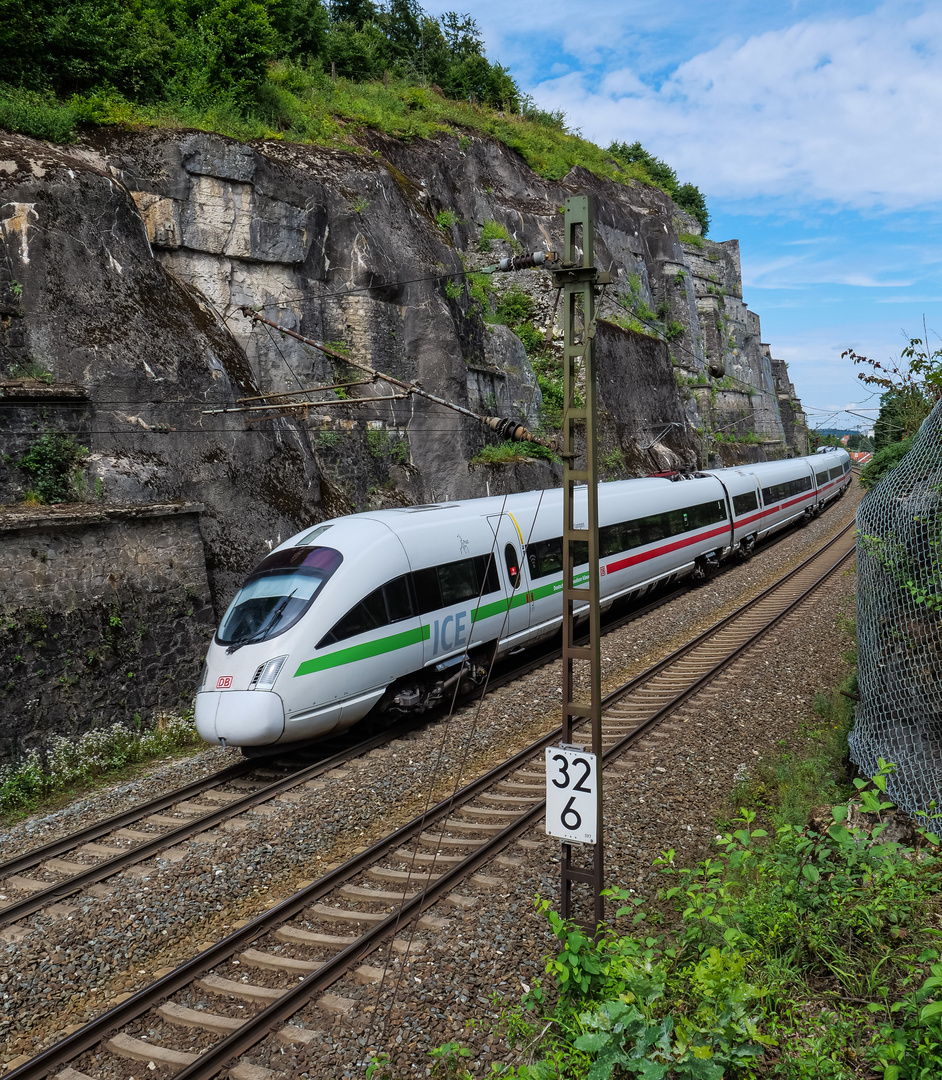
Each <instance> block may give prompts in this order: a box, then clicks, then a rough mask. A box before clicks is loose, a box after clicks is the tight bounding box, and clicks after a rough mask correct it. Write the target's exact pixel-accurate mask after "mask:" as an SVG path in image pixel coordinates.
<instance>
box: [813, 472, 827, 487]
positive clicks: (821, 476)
mask: <svg viewBox="0 0 942 1080" xmlns="http://www.w3.org/2000/svg"><path fill="white" fill-rule="evenodd" d="M814 475H815V479H816V480H817V481H818V487H820V486H821V485H822V484H826V483H827V482H828V471H827V469H825V470H824V472H819V473H815V474H814Z"/></svg>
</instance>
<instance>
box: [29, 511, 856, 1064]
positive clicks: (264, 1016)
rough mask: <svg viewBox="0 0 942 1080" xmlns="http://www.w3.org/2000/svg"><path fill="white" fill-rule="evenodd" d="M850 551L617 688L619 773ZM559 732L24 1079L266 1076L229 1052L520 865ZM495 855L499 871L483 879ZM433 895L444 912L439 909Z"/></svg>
mask: <svg viewBox="0 0 942 1080" xmlns="http://www.w3.org/2000/svg"><path fill="white" fill-rule="evenodd" d="M852 553H853V530H852V524H849V525H848V526H847V527H846V528H844V529H843V530H842V531H841V532H840V533H838V534H837V536H835V537H834V538H833V539H832V540H831V541H830V542H829V543H828V544H827V545H825V547H823V548H822V549H820V550H819V551H818V552H817V553H816V554H815V555H814V556H812V557H811V558H810V559H807V560H805V561H804V562H803V563H801V564H800V565H799V566H797V567H796V568H795V569H794V570H793V571H791V572H790V573H789V574H788V575H786V576H785V577H784V578H783V579H781V581H779V582H777V583H776V584H775V585H773V586H771V587H769V588H768V589H766V590H765V591H764V592H762V593H760V594H759V595H758V596H757V597H754V598H753V600H751V601H750V602H749V603H747V604H744V605H743V606H742V607H740V608H739V609H737V610H736V611H734V612H733V613H732V614H731V615H729V616H727V617H726V618H724V619H722V620H720V621H719V622H718V623H717V624H716V625H715V626H713V627H711V628H710V629H709V630H707V631H705V632H704V633H702V634H701V635H699V636H698V637H697V638H696V639H694V641H692V642H690V643H688V644H687V645H685V646H684V647H683V648H682V649H679V650H677V651H676V652H674V653H672V654H671V655H670V656H668V657H666V658H664V659H663V660H662V661H660V662H659V663H658V664H656V665H655V666H654V667H653V668H651V669H649V670H648V671H647V672H645V673H644V674H643V675H641V676H639V677H637V678H635V679H632V680H631V681H630V682H628V683H627V684H626V685H625V686H623V687H621V688H620V689H619V690H617V691H615V692H614V693H613V694H610V695H608V697H607V698H606V700H605V702H604V711H603V723H604V736H603V743H604V745H605V752H604V761H605V765H606V767H607V768H614V769H617V768H619V764H620V763H619V762H618V760H617V759H618V758H619V755H621V754H622V753H623V752H624V751H626V750H630V749H631V748H632V747H633V746H634V744H636V743H638V742H639V740H641V739H643V738H644V737H645V735H646V734H647V733H649V732H650V731H651V729H652V727H654V726H656V725H658V724H660V723H662V722H663V721H664V720H665V719H666V718H667V717H668V716H669V715H670V714H671V713H673V712H674V710H676V709H678V708H679V707H680V706H681V705H683V704H684V703H686V702H689V700H690V699H691V698H692V697H693V695H695V694H697V693H698V692H699V691H701V690H702V689H704V688H705V687H706V686H707V685H708V684H709V683H711V682H712V681H713V680H714V679H715V678H716V677H717V676H718V675H719V674H720V673H721V672H722V671H723V670H724V669H726V668H727V667H728V666H729V665H730V664H732V663H734V662H735V660H736V659H737V658H738V657H740V656H742V654H743V653H744V652H745V651H746V650H747V649H749V648H750V647H751V646H753V645H754V644H756V642H757V641H758V640H759V639H760V638H761V637H762V636H763V635H764V634H765V633H767V632H768V631H769V630H770V629H772V628H773V627H774V626H776V625H777V624H778V623H779V622H780V621H781V620H782V619H784V618H785V617H786V616H787V615H788V614H789V613H791V612H793V611H794V610H795V608H796V607H797V605H799V604H800V603H801V602H802V601H803V600H804V599H805V598H806V597H808V596H809V595H810V594H811V593H812V592H814V590H815V589H816V588H817V587H818V586H819V585H820V584H821V583H822V582H823V581H825V580H827V579H828V577H829V576H830V575H831V574H833V572H834V571H835V570H836V569H837V568H838V567H840V566H841V565H842V564H843V562H844V561H845V560H846V559H847V558H849V556H850V555H851V554H852ZM558 738H559V729H556V730H554V731H551V732H549V733H548V734H546V735H545V736H544V737H543V738H541V739H540V740H539V741H537V742H535V743H533V744H531V745H530V746H528V747H527V748H526V749H524V750H522V751H520V752H519V753H518V754H516V755H515V756H514V757H513V758H512V759H510V760H509V761H507V762H504V763H503V764H502V765H500V766H499V767H498V768H497V769H495V770H492V771H491V772H490V773H488V774H486V775H485V776H482V777H479V778H478V779H477V780H476V781H474V782H473V783H472V784H470V785H468V786H467V787H465V788H463V789H462V790H461V791H459V792H456V793H454V794H453V795H451V796H449V797H448V798H446V799H444V800H443V801H441V802H440V803H438V804H437V805H436V806H434V807H431V808H430V809H429V810H427V811H426V812H425V813H423V814H421V815H419V816H418V817H416V818H415V819H414V820H413V821H411V822H410V823H408V824H407V825H405V826H403V827H402V828H400V829H398V830H397V831H395V832H394V833H392V834H390V835H389V836H387V837H385V838H384V839H383V840H381V841H380V842H379V843H378V844H375V845H373V846H372V847H370V848H368V849H367V850H365V851H363V852H362V853H360V854H358V855H356V856H355V857H354V858H352V859H350V860H348V861H347V862H345V863H344V864H343V865H342V866H339V867H337V868H336V869H335V870H333V871H332V872H330V873H328V874H327V875H326V876H324V877H322V878H320V879H319V880H317V881H315V882H312V883H311V884H310V885H308V886H307V887H305V888H303V889H302V890H300V891H299V892H297V893H296V894H295V895H293V896H291V897H290V898H288V899H286V900H285V901H283V902H282V903H280V904H278V905H277V906H275V907H274V908H272V909H271V910H270V911H268V912H265V913H264V914H263V915H261V916H259V917H258V918H256V919H253V920H252V921H251V922H249V923H247V924H246V925H245V926H243V927H241V928H240V929H238V930H236V932H234V933H232V934H230V935H229V936H227V937H226V938H224V939H223V940H221V941H219V942H217V943H216V944H213V945H212V946H211V947H209V948H207V949H205V950H204V951H203V952H202V953H200V954H199V955H198V956H195V957H193V958H192V959H191V960H189V961H188V962H187V963H185V964H183V965H181V966H180V967H179V968H177V969H175V970H174V971H172V972H168V973H167V974H165V975H163V976H162V977H161V978H158V979H156V980H155V981H154V982H153V983H152V984H151V985H149V986H148V987H146V988H145V989H143V990H141V991H140V992H138V993H136V994H134V995H133V996H132V997H130V998H129V999H128V1000H127V1001H124V1002H122V1003H121V1004H119V1005H118V1006H117V1007H116V1008H113V1009H111V1010H110V1011H109V1012H107V1013H105V1014H104V1015H102V1016H101V1017H99V1018H98V1019H96V1020H94V1021H93V1022H91V1023H90V1024H87V1025H85V1026H84V1027H83V1028H81V1029H80V1030H78V1031H76V1032H74V1033H73V1034H71V1035H69V1036H68V1037H67V1038H65V1039H63V1040H62V1041H61V1042H60V1043H58V1044H56V1045H55V1046H53V1047H51V1048H50V1049H48V1050H46V1051H45V1052H43V1053H42V1054H40V1055H38V1056H37V1057H36V1058H34V1059H33V1060H32V1061H30V1062H28V1063H26V1064H24V1065H22V1066H21V1067H19V1068H17V1069H15V1070H14V1071H13V1072H12V1073H9V1074H8V1075H9V1076H10V1077H11V1078H16V1080H27V1078H34V1077H41V1076H47V1075H55V1074H56V1073H57V1071H58V1070H61V1069H64V1068H65V1067H69V1068H70V1069H71V1070H72V1071H71V1072H69V1073H68V1074H67V1075H68V1076H69V1077H70V1080H81V1077H83V1076H91V1077H92V1078H93V1080H104V1078H111V1077H115V1076H119V1075H126V1070H127V1060H128V1059H131V1060H137V1061H143V1062H146V1063H148V1064H149V1063H150V1062H154V1063H155V1067H157V1066H159V1067H162V1073H161V1074H162V1075H166V1074H167V1073H166V1071H167V1070H172V1071H173V1073H174V1075H175V1076H176V1077H177V1080H183V1078H187V1080H189V1078H196V1077H211V1076H214V1075H216V1074H217V1073H219V1072H220V1070H222V1069H223V1068H227V1067H228V1068H229V1069H230V1075H232V1076H234V1077H235V1078H236V1080H261V1076H262V1074H261V1073H259V1072H258V1070H257V1069H255V1067H254V1066H251V1065H250V1064H249V1063H247V1062H245V1061H242V1062H241V1063H240V1064H233V1063H234V1062H236V1061H237V1060H238V1059H239V1058H240V1056H243V1055H246V1054H247V1053H248V1052H249V1051H251V1050H252V1048H253V1047H256V1046H257V1045H258V1044H259V1043H260V1042H262V1041H263V1040H267V1039H272V1040H274V1041H275V1042H276V1043H280V1044H281V1045H282V1046H289V1047H291V1048H292V1049H293V1051H294V1052H300V1053H303V1048H304V1047H305V1046H306V1045H308V1044H309V1043H310V1041H311V1038H312V1030H313V1028H314V1027H315V1026H316V1024H317V1022H318V1016H323V1015H324V1014H325V1013H327V1014H329V1013H331V1012H341V1013H342V1012H343V1011H344V1010H345V1009H347V1008H349V1007H351V1005H350V1002H349V1000H348V999H346V998H345V997H344V996H343V995H341V994H332V993H330V990H331V988H334V987H335V984H336V983H337V981H338V980H340V979H341V978H344V977H349V978H352V979H353V980H354V981H355V982H359V983H366V982H376V981H380V980H382V979H383V978H384V977H385V975H384V969H383V968H380V967H378V966H373V965H369V964H364V963H363V961H364V960H366V959H367V958H369V957H370V955H371V954H372V953H374V952H375V951H376V950H377V948H379V946H380V945H381V944H382V943H383V942H392V951H391V953H390V959H389V961H388V962H389V964H390V965H391V968H392V969H393V970H395V969H396V967H397V965H401V964H402V963H404V961H405V958H407V957H408V956H409V955H410V953H412V952H417V951H419V950H421V948H422V941H421V935H422V934H424V933H429V934H432V933H436V932H437V931H438V930H440V929H441V928H442V925H443V923H444V922H446V921H447V919H448V912H449V911H451V912H454V911H455V910H459V911H460V910H462V909H463V908H464V907H466V906H468V904H469V903H470V898H468V897H467V896H465V895H464V894H463V893H460V892H456V887H457V886H458V885H459V884H460V883H461V882H463V881H471V882H473V883H474V885H475V886H476V887H478V888H480V889H484V890H486V889H488V888H490V887H493V886H494V884H495V882H497V883H500V882H501V877H503V876H506V874H507V873H508V872H509V871H510V868H511V866H512V864H513V860H511V859H507V858H506V856H503V855H502V854H501V853H502V851H503V849H504V848H506V847H507V845H508V844H510V843H511V842H513V841H514V840H517V839H519V838H521V837H523V836H524V835H525V834H526V833H527V832H528V831H529V830H531V829H533V828H534V827H535V826H536V825H537V824H538V822H539V821H540V819H541V817H542V815H543V790H544V777H543V768H542V753H543V750H544V748H545V747H546V746H547V745H551V744H552V743H554V742H555V741H556V740H558ZM585 738H586V740H587V739H588V734H587V733H586V735H585ZM495 860H503V863H502V864H501V863H500V862H498V863H496V864H495ZM490 865H494V866H495V869H496V873H494V872H492V873H490V874H488V873H484V874H482V873H481V871H482V870H483V869H484V868H485V867H488V866H490ZM435 905H442V907H443V909H445V910H444V913H438V909H436V912H430V911H429V909H430V908H432V907H433V906H435ZM415 935H419V936H418V937H417V936H415ZM299 1018H300V1022H299ZM142 1036H144V1037H142ZM122 1069H123V1070H124V1072H122V1071H121V1070H122ZM253 1069H255V1071H254V1072H253V1071H252V1070H253ZM76 1074H78V1075H76Z"/></svg>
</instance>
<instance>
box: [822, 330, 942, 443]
mask: <svg viewBox="0 0 942 1080" xmlns="http://www.w3.org/2000/svg"><path fill="white" fill-rule="evenodd" d="M922 326H923V336H922V337H921V338H919V337H915V338H910V339H909V344H908V345H907V346H906V348H905V349H903V350H902V353H901V354H900V360H899V362H898V363H897V362H895V361H890V362H888V363H885V364H884V363H881V362H880V361H879V360H873V359H871V358H870V357H869V356H864V355H862V354H861V353H857V352H855V351H854V350H853V349H845V350H844V352H842V353H841V357H843V358H849V359H850V360H852V361H853V363H854V364H855V365H856V364H861V365H863V366H864V367H865V368H868V369H869V370H865V371H861V372H858V374H857V378H858V379H860V381H861V382H863V383H866V384H867V385H868V386H879V387H880V388H881V389H882V390H883V391H884V393H883V394H882V396H881V397H880V415H879V417H878V418H877V421H876V423H875V424H874V425H873V443H874V447H875V449H877V450H881V449H882V448H883V447H885V446H889V445H891V444H892V443H895V442H900V441H901V440H902V439H906V438H908V437H909V436H910V435H913V434H915V432H916V431H918V430H919V425H920V424H921V423H922V422H923V420H925V418H926V417H927V416H928V415H929V412H930V411H931V409H932V406H933V405H934V404H935V402H936V401H938V400H939V398H942V349H932V348H931V347H930V345H929V332H928V330H927V328H926V323H925V319H923V323H922Z"/></svg>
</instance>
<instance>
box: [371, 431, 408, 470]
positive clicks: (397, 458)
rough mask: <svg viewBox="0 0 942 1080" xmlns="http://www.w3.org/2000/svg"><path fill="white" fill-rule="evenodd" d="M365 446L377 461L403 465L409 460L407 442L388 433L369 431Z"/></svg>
mask: <svg viewBox="0 0 942 1080" xmlns="http://www.w3.org/2000/svg"><path fill="white" fill-rule="evenodd" d="M366 445H367V448H368V449H369V452H370V454H371V456H372V457H374V458H377V459H378V460H384V459H391V460H392V462H393V463H394V464H396V465H405V464H406V462H408V460H409V443H408V440H406V439H405V438H402V437H400V438H396V437H395V436H394V435H392V434H390V433H389V432H388V431H379V430H374V429H371V430H369V431H368V432H367V433H366Z"/></svg>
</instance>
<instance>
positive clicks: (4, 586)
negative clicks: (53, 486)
mask: <svg viewBox="0 0 942 1080" xmlns="http://www.w3.org/2000/svg"><path fill="white" fill-rule="evenodd" d="M200 509H201V507H199V506H198V505H196V504H192V503H190V504H185V503H184V504H176V505H155V506H146V507H133V508H109V509H108V510H107V511H102V510H97V509H95V508H93V507H87V506H82V505H78V506H69V507H62V506H57V507H43V508H41V509H37V510H27V509H25V508H22V507H17V508H12V507H6V508H4V509H3V512H2V516H0V715H2V716H3V724H2V725H0V761H3V760H9V759H11V758H15V757H17V756H19V755H21V754H23V753H24V752H26V751H27V750H29V749H30V748H32V747H40V748H41V747H43V746H45V745H46V744H47V743H48V740H49V738H50V736H51V735H54V734H65V735H69V736H77V735H81V734H82V733H83V732H85V731H87V730H89V729H90V728H93V727H96V726H103V725H107V724H112V723H114V722H116V721H118V722H122V723H133V722H134V721H135V718H136V717H139V718H140V719H141V720H142V721H143V722H145V723H146V722H148V721H149V720H150V719H152V718H153V717H154V716H155V715H156V714H158V713H160V712H162V711H163V712H179V711H181V710H184V709H186V708H189V707H190V705H191V704H192V699H193V695H194V693H195V691H196V683H197V680H198V677H199V671H200V667H201V664H202V660H203V655H204V653H205V650H206V646H207V644H208V642H209V639H210V636H211V634H212V631H213V626H214V623H215V615H214V612H213V607H212V604H211V602H210V592H209V583H208V581H207V576H206V561H205V555H204V551H203V542H202V538H201V536H200V531H199V511H200Z"/></svg>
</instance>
